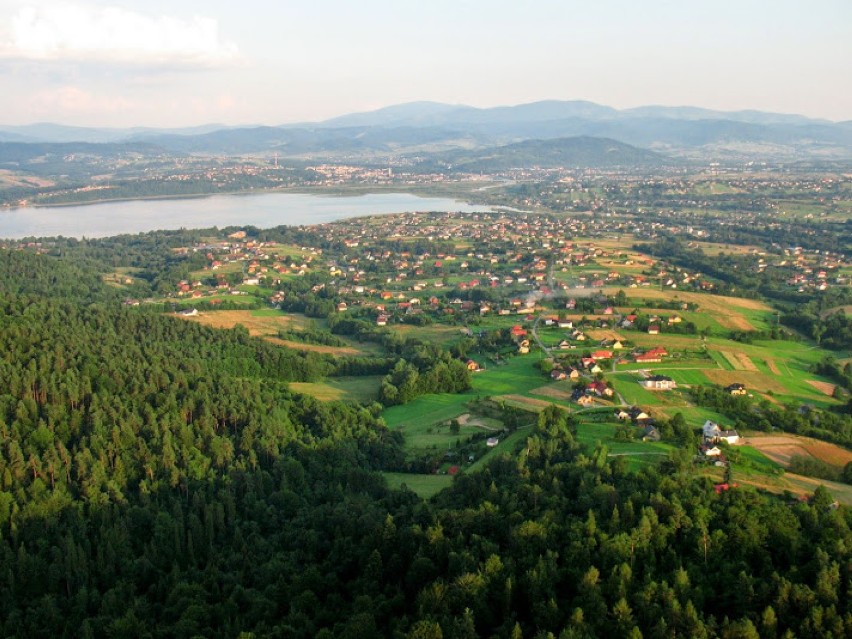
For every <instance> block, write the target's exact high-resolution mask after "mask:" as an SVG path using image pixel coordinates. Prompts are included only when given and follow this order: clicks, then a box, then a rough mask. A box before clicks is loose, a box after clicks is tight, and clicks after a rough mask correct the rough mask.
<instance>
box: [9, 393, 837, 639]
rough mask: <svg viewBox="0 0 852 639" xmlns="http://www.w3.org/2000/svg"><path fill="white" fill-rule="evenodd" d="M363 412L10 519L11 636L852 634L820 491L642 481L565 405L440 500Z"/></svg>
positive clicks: (833, 524) (669, 473)
mask: <svg viewBox="0 0 852 639" xmlns="http://www.w3.org/2000/svg"><path fill="white" fill-rule="evenodd" d="M338 410H341V409H338ZM309 412H310V411H306V415H307V414H308V413H309ZM352 416H353V418H354V419H352V420H349V421H348V422H346V421H345V422H344V423H345V424H346V425H345V426H343V425H342V426H341V428H340V430H339V431H338V432H332V431H318V432H317V433H316V435H315V438H314V440H313V442H311V443H304V442H303V443H297V442H295V441H292V442H290V443H289V444H288V445H287V446H285V447H283V448H282V449H281V450H280V454H279V455H278V456H277V457H275V458H272V457H270V458H266V457H262V458H259V459H258V464H257V467H256V468H254V469H248V468H246V469H232V470H230V471H228V472H227V473H221V474H217V475H216V476H214V477H212V478H210V479H208V480H206V481H197V480H193V479H190V480H189V481H187V483H186V484H185V486H183V487H182V488H179V489H170V488H168V486H167V485H162V486H159V487H158V488H157V489H156V490H154V491H151V492H148V493H139V492H129V493H128V494H127V495H126V496H124V498H123V499H113V500H110V501H108V502H106V503H96V502H92V501H84V502H76V501H71V500H70V499H69V498H68V497H66V498H65V500H66V501H65V502H64V503H62V502H61V501H60V500H59V499H57V497H56V491H53V493H51V492H50V491H49V490H48V489H43V490H42V493H41V494H39V495H33V497H32V501H33V502H34V503H38V501H39V500H42V501H48V500H52V501H53V502H54V507H53V509H52V510H49V509H46V508H44V507H41V508H31V509H29V510H28V511H26V512H25V511H20V512H16V513H15V514H14V516H13V517H12V520H11V521H9V522H4V523H3V524H2V532H3V536H2V540H3V543H2V545H0V565H2V568H3V570H4V575H6V576H7V578H6V579H4V580H2V582H0V609H2V615H0V617H2V619H3V622H2V626H3V627H2V630H3V632H4V634H5V635H17V636H39V635H41V636H43V635H51V636H83V637H99V636H140V637H160V636H174V637H192V636H206V637H216V636H223V637H224V636H229V637H232V636H237V635H239V633H240V632H253V633H255V636H277V637H406V636H407V637H458V638H462V637H478V636H483V637H487V636H497V637H534V636H535V637H539V636H541V637H544V636H548V635H547V633H553V635H552V636H559V637H563V638H566V639H567V638H570V637H596V636H599V637H603V636H608V637H609V636H624V637H639V636H645V637H690V638H696V637H699V638H700V637H725V638H734V637H757V636H763V637H793V636H809V637H836V638H840V637H844V636H848V634H849V632H850V631H852V614H850V610H849V600H848V598H847V597H846V596H845V593H846V588H848V586H849V583H850V581H849V580H850V574H849V559H850V555H849V552H850V551H849V543H848V542H849V540H850V528H849V524H850V521H849V517H848V512H847V511H845V510H835V509H833V508H832V507H831V498H830V497H829V496H828V495H826V494H824V492H822V491H818V492H817V496H816V498H815V499H814V501H813V502H812V503H811V504H802V503H799V504H795V505H790V504H787V503H785V502H784V501H782V500H780V499H777V498H774V497H765V496H760V495H758V494H757V493H754V492H752V491H738V490H732V491H729V492H727V493H723V494H721V495H717V494H716V492H715V491H714V490H713V489H712V486H711V485H710V484H709V482H708V480H706V479H702V480H695V479H691V478H690V476H689V475H688V471H687V473H686V474H684V471H683V470H679V466H678V464H676V463H673V464H670V465H667V466H665V467H664V469H663V474H662V475H659V474H657V473H656V472H654V471H646V472H643V473H642V474H638V475H636V474H633V473H629V472H628V471H627V470H626V468H625V465H624V464H623V461H622V460H620V459H619V458H616V459H615V460H614V461H610V460H609V459H608V458H607V451H606V449H603V448H601V449H596V450H595V451H593V452H592V453H591V454H590V455H584V454H582V453H581V451H580V449H579V447H578V445H577V443H576V441H575V440H574V436H573V434H572V430H573V426H572V424H571V422H570V420H568V419H567V418H566V416H565V415H564V414H562V413H561V411H558V410H548V411H545V413H543V414H542V416H541V417H540V418H539V423H538V425H537V427H536V428H535V429H534V431H533V433H532V434H531V436H530V437H529V438H528V440H527V442H526V443H525V445H524V450H523V451H522V453H521V454H520V456H519V458H518V459H517V460H511V459H510V458H508V457H504V458H502V459H499V460H497V461H496V462H495V463H492V464H491V465H490V466H489V467H488V468H487V469H486V470H484V471H483V472H481V473H477V474H473V475H468V476H464V477H461V478H460V479H459V480H458V481H457V482H456V483H455V485H454V486H453V488H452V489H451V490H450V491H448V492H445V493H443V494H441V495H440V496H439V497H438V498H437V500H436V501H434V502H433V503H431V504H427V503H423V502H420V501H419V500H418V499H417V498H415V497H414V495H413V494H412V493H393V492H388V491H387V490H386V489H385V488H384V486H383V482H382V481H381V479H380V478H379V477H378V476H377V475H375V474H372V473H371V472H370V471H369V468H371V467H373V463H374V462H373V461H372V459H371V456H370V455H369V450H370V449H371V445H370V444H371V441H375V440H371V438H370V437H368V436H365V431H363V430H360V429H359V427H358V424H363V423H365V421H364V420H367V422H369V418H368V416H367V415H365V414H364V413H363V412H359V413H353V415H352ZM309 422H310V420H306V421H305V422H304V423H305V424H307V423H309ZM348 428H351V431H348V432H347V429H348ZM359 433H361V435H360V436H359ZM350 436H352V437H351V438H350ZM56 502H59V503H56ZM758 633H759V635H758Z"/></svg>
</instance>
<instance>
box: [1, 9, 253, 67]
mask: <svg viewBox="0 0 852 639" xmlns="http://www.w3.org/2000/svg"><path fill="white" fill-rule="evenodd" d="M6 31H7V36H6V37H5V38H4V40H5V41H0V57H3V58H7V59H19V60H34V61H59V62H105V63H110V64H132V65H139V66H159V65H186V66H208V67H213V66H219V65H222V64H225V63H229V62H233V61H234V60H236V59H237V58H238V56H239V51H238V49H237V46H236V45H235V44H234V43H232V42H227V41H223V40H222V39H221V37H220V35H219V25H218V23H217V21H216V20H215V19H213V18H207V17H202V16H193V17H192V18H189V19H183V18H179V17H175V16H169V15H145V14H142V13H137V12H135V11H129V10H127V9H122V8H118V7H91V6H85V5H76V4H49V5H47V6H45V7H41V8H35V7H25V8H22V9H20V10H19V11H18V12H17V13H16V14H14V16H13V17H12V19H11V21H10V23H8V25H7V28H6Z"/></svg>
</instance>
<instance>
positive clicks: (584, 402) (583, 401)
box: [577, 395, 595, 406]
mask: <svg viewBox="0 0 852 639" xmlns="http://www.w3.org/2000/svg"><path fill="white" fill-rule="evenodd" d="M594 401H595V400H594V399H592V397H591V395H581V396H580V397H578V398H577V403H578V404H580V406H588V405H589V404H593V403H594Z"/></svg>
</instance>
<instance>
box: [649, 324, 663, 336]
mask: <svg viewBox="0 0 852 639" xmlns="http://www.w3.org/2000/svg"><path fill="white" fill-rule="evenodd" d="M659 334H660V327H659V326H658V325H657V324H651V325H650V326H648V335H659Z"/></svg>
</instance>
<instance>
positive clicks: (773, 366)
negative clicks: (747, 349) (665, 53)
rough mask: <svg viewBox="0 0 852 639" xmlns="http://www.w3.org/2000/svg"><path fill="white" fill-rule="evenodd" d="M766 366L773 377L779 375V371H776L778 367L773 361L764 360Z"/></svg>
mask: <svg viewBox="0 0 852 639" xmlns="http://www.w3.org/2000/svg"><path fill="white" fill-rule="evenodd" d="M766 366H767V368H769V370H770V371H772V374H773V375H780V374H781V371H780V370H778V365H777V364H776V363H775V360H774V359H767V360H766Z"/></svg>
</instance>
